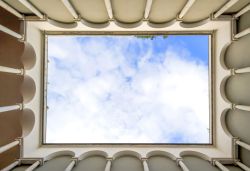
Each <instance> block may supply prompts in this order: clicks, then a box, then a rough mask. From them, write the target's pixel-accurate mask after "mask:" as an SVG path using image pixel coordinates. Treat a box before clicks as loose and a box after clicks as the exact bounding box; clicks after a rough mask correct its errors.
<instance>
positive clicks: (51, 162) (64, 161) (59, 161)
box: [36, 150, 75, 171]
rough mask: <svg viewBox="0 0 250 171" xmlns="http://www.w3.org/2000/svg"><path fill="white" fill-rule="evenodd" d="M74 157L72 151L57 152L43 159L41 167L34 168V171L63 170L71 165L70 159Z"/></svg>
mask: <svg viewBox="0 0 250 171" xmlns="http://www.w3.org/2000/svg"><path fill="white" fill-rule="evenodd" d="M74 156H75V153H74V152H73V151H68V150H65V151H57V152H54V153H52V154H49V155H48V156H46V157H45V158H44V163H43V165H41V166H39V167H38V168H36V171H48V170H53V171H61V170H65V169H66V168H67V166H68V165H69V164H70V163H71V161H72V157H74Z"/></svg>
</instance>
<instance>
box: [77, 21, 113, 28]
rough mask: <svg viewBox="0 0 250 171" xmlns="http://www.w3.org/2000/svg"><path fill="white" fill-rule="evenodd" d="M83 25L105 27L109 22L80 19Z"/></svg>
mask: <svg viewBox="0 0 250 171" xmlns="http://www.w3.org/2000/svg"><path fill="white" fill-rule="evenodd" d="M80 22H81V23H82V24H83V25H84V26H87V27H90V28H105V27H108V26H109V25H110V22H109V21H108V22H105V23H92V22H89V21H87V20H84V19H81V21H80Z"/></svg>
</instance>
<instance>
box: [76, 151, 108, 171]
mask: <svg viewBox="0 0 250 171" xmlns="http://www.w3.org/2000/svg"><path fill="white" fill-rule="evenodd" d="M107 156H108V154H107V153H106V152H104V151H99V150H95V151H89V152H86V153H83V154H82V155H80V156H79V157H78V162H77V165H76V166H75V167H74V168H73V169H72V170H73V171H82V170H85V171H104V170H105V167H106V163H107V159H106V158H107Z"/></svg>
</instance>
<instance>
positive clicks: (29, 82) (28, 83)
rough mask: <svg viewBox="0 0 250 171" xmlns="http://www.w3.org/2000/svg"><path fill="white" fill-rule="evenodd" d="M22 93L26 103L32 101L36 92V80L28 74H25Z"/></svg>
mask: <svg viewBox="0 0 250 171" xmlns="http://www.w3.org/2000/svg"><path fill="white" fill-rule="evenodd" d="M21 93H22V96H23V101H24V103H28V102H30V101H31V100H32V99H33V97H34V96H35V93H36V84H35V81H34V80H33V79H32V78H31V77H30V76H28V75H25V76H24V79H23V83H22V86H21Z"/></svg>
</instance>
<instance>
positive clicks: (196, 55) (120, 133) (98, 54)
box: [46, 35, 209, 143]
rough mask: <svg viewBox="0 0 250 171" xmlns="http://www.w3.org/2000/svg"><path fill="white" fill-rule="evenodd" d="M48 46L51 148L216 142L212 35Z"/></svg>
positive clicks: (65, 40)
mask: <svg viewBox="0 0 250 171" xmlns="http://www.w3.org/2000/svg"><path fill="white" fill-rule="evenodd" d="M48 42H49V43H48V58H49V61H50V62H49V64H48V68H49V69H48V73H49V74H48V81H49V84H48V97H47V99H48V106H49V110H48V111H47V131H46V135H47V137H46V138H47V139H46V142H48V143H208V142H209V132H208V128H209V104H208V101H209V100H208V36H206V35H188V36H187V35H171V36H168V38H165V39H164V38H163V37H162V36H156V37H155V38H154V39H153V40H151V39H142V38H137V37H135V36H49V38H48ZM79 132H81V133H80V134H79Z"/></svg>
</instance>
